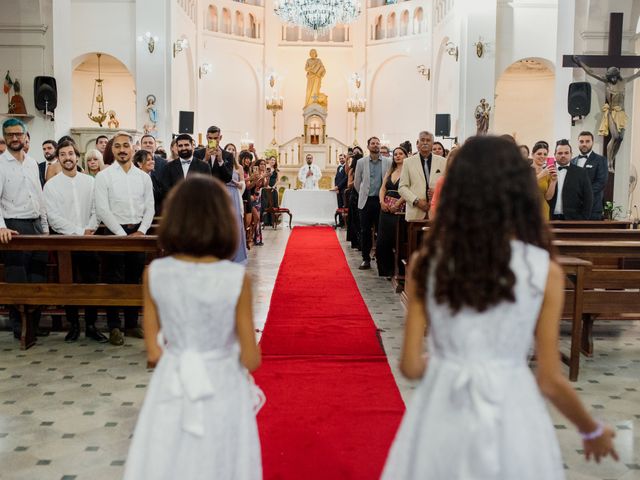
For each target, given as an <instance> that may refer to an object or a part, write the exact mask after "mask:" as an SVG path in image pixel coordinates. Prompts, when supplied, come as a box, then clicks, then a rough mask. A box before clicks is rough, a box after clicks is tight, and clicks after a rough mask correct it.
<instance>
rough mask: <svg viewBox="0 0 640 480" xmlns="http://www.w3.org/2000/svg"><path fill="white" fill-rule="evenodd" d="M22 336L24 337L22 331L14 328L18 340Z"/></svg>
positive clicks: (14, 336) (14, 335)
mask: <svg viewBox="0 0 640 480" xmlns="http://www.w3.org/2000/svg"><path fill="white" fill-rule="evenodd" d="M20 337H22V332H21V331H19V330H14V331H13V338H15V339H16V340H20Z"/></svg>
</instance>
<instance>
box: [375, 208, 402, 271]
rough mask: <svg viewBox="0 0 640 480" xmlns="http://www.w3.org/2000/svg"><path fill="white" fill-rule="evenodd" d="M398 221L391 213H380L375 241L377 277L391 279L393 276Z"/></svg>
mask: <svg viewBox="0 0 640 480" xmlns="http://www.w3.org/2000/svg"><path fill="white" fill-rule="evenodd" d="M398 220H399V219H398V216H397V215H394V214H393V213H387V212H380V222H379V223H378V237H377V239H376V263H377V264H378V275H380V276H381V277H391V276H393V275H394V274H395V268H394V267H395V266H394V261H395V257H394V255H393V248H394V246H395V243H396V226H397V225H398Z"/></svg>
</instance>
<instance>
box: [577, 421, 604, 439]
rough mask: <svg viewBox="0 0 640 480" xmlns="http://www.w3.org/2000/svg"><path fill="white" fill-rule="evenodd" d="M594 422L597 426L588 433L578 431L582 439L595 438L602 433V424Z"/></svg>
mask: <svg viewBox="0 0 640 480" xmlns="http://www.w3.org/2000/svg"><path fill="white" fill-rule="evenodd" d="M596 423H597V425H598V426H597V427H596V429H595V430H594V431H593V432H589V433H583V432H580V436H581V437H582V440H595V439H596V438H598V437H601V436H602V434H603V433H604V425H603V424H602V422H596Z"/></svg>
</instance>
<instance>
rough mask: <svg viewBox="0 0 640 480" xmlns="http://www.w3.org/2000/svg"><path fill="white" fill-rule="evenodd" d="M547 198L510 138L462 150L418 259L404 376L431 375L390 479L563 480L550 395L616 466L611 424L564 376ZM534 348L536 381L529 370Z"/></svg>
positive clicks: (390, 465) (590, 448) (592, 449)
mask: <svg viewBox="0 0 640 480" xmlns="http://www.w3.org/2000/svg"><path fill="white" fill-rule="evenodd" d="M539 202H540V196H539V193H538V190H537V186H536V182H535V178H534V177H533V174H532V170H531V168H530V167H529V166H528V165H527V163H526V162H525V161H524V160H523V159H522V156H521V155H520V153H519V151H518V148H517V146H516V145H515V144H514V143H513V142H509V141H508V140H505V139H502V138H498V137H474V138H472V139H470V140H468V141H467V142H466V143H465V144H464V145H463V146H462V147H461V148H460V150H459V152H458V156H457V157H456V161H455V162H454V163H453V164H452V166H451V169H450V171H448V173H447V181H446V182H445V185H444V188H443V190H442V196H441V198H440V203H439V205H438V212H437V215H436V220H435V223H434V224H433V225H432V227H431V229H430V231H429V234H428V236H427V238H426V239H425V244H424V246H423V247H422V249H421V251H419V252H418V253H417V254H416V255H415V256H414V257H413V258H412V260H411V267H412V268H411V270H412V272H411V274H410V275H409V276H408V278H409V282H408V285H407V294H408V296H409V302H408V306H407V319H406V325H405V339H404V346H403V351H402V357H401V370H402V372H403V373H404V375H405V376H407V377H408V378H411V379H419V378H422V381H421V383H420V384H419V386H418V387H417V389H416V391H415V392H414V395H413V398H412V399H411V402H410V404H409V406H408V408H407V412H406V414H405V416H404V419H403V421H402V424H401V426H400V429H399V431H398V433H397V436H396V438H395V441H394V443H393V446H392V448H391V451H390V454H389V458H388V459H387V464H386V466H385V469H384V472H383V475H382V477H383V478H384V479H387V480H400V479H402V480H412V479H416V480H417V479H425V480H513V479H518V480H541V479H544V480H556V479H562V478H564V470H563V465H562V459H561V456H560V449H559V446H558V441H557V438H556V435H555V432H554V427H553V425H552V423H551V419H550V417H549V414H548V412H547V410H546V407H545V403H544V400H543V395H544V396H546V397H547V399H549V400H550V401H551V403H553V404H554V405H555V406H556V408H557V409H558V410H559V411H560V412H561V413H563V414H564V415H565V416H566V417H567V418H568V419H569V420H570V421H571V422H573V423H574V424H575V425H576V427H577V428H578V430H579V431H580V432H582V433H581V435H582V437H583V442H584V451H585V455H586V458H587V460H589V458H591V457H594V458H595V460H596V461H600V458H602V457H604V456H607V455H611V456H612V457H613V458H615V459H616V460H617V454H616V452H615V450H614V448H613V442H612V438H613V436H614V432H613V430H612V429H611V428H610V427H608V426H604V425H603V424H601V423H599V422H597V421H596V420H594V419H593V418H592V417H591V415H590V414H589V413H588V412H587V411H586V410H585V408H584V407H583V405H582V403H581V402H580V400H579V399H578V396H577V395H576V392H575V391H574V389H573V388H572V387H571V385H570V384H569V382H568V381H567V380H566V379H565V378H564V376H563V375H562V373H561V367H560V355H559V353H558V331H559V320H560V315H561V313H562V305H563V299H564V285H565V278H564V273H563V271H562V268H561V267H560V266H559V265H558V264H557V263H556V262H555V260H554V255H553V248H552V245H551V234H550V231H549V228H548V226H547V224H546V223H545V222H544V221H543V219H542V216H541V214H540V213H539V212H541V207H540V203H539ZM425 329H426V330H427V332H428V344H429V348H428V350H429V357H428V361H427V360H425V356H424V351H423V348H424V334H425ZM534 342H535V350H536V356H537V371H536V374H535V376H534V374H533V373H532V372H531V370H530V369H529V368H528V366H527V354H528V352H529V350H530V348H531V346H532V344H533V343H534Z"/></svg>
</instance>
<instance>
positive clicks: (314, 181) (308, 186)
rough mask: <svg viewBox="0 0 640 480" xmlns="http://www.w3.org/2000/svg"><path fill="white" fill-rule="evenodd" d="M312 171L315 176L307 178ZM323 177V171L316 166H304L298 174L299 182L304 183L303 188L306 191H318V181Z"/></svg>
mask: <svg viewBox="0 0 640 480" xmlns="http://www.w3.org/2000/svg"><path fill="white" fill-rule="evenodd" d="M309 171H311V173H313V175H311V176H310V177H307V173H308V172H309ZM321 177H322V171H321V170H320V167H318V166H317V165H315V164H313V163H312V164H311V165H303V166H302V167H300V171H299V172H298V180H300V182H301V183H302V188H303V189H305V190H318V188H319V187H318V181H319V180H320V178H321Z"/></svg>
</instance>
